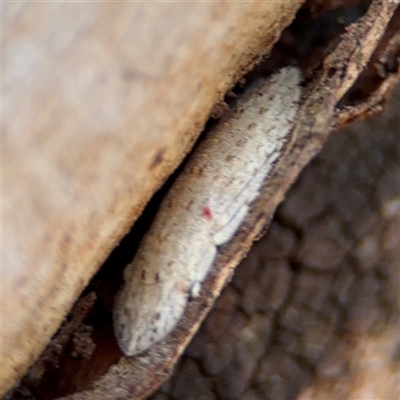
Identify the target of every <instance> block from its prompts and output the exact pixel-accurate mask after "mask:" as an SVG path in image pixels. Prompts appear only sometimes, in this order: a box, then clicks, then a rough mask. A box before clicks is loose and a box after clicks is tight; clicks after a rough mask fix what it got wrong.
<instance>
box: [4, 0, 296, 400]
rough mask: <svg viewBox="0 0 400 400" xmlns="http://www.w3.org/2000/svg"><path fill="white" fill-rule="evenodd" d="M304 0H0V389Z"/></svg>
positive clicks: (17, 373)
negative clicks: (0, 81) (226, 95)
mask: <svg viewBox="0 0 400 400" xmlns="http://www.w3.org/2000/svg"><path fill="white" fill-rule="evenodd" d="M301 3H302V0H292V1H286V0H282V1H273V2H269V1H261V2H260V1H246V2H118V1H117V2H115V1H110V2H87V1H86V2H85V1H83V2H79V1H78V2H23V1H22V2H12V1H11V2H6V3H4V4H3V5H2V60H3V61H2V62H3V64H2V107H3V109H2V111H3V114H2V115H3V121H2V129H3V132H2V134H3V136H2V140H3V141H2V149H3V151H2V156H3V158H2V168H3V169H2V189H3V190H2V224H3V225H2V227H3V228H2V229H3V230H2V249H3V253H2V285H3V286H2V307H1V317H2V327H1V329H2V330H1V336H2V346H3V347H2V374H1V381H0V388H1V389H0V395H1V394H4V393H5V392H6V391H7V390H8V389H10V388H11V386H12V385H13V384H15V382H16V381H17V380H18V379H19V378H21V376H22V375H23V374H24V373H25V371H26V369H27V368H28V366H29V365H30V364H31V363H32V362H33V361H34V360H35V359H36V358H37V357H38V355H39V354H40V352H41V351H42V350H43V349H44V347H45V346H46V345H47V344H48V342H49V339H50V338H51V337H52V336H53V334H54V333H55V332H56V330H57V329H58V327H59V326H60V324H61V322H62V320H63V318H64V317H65V315H66V314H67V313H68V311H69V310H70V308H71V306H72V305H73V303H74V302H75V301H76V299H77V298H78V297H79V295H80V294H81V292H82V290H83V289H84V288H85V287H86V285H87V283H88V282H89V280H90V279H91V277H92V276H93V274H94V273H95V272H96V271H97V269H98V268H99V267H100V265H101V264H102V263H103V262H104V260H105V259H106V257H107V256H108V255H109V253H110V251H111V250H112V249H113V248H114V247H115V246H116V245H117V244H118V242H119V241H120V239H121V238H122V237H123V236H124V235H125V234H126V232H127V231H128V230H129V229H130V227H131V226H132V224H133V222H134V221H135V220H136V219H137V218H138V216H139V215H140V214H141V212H142V211H143V208H144V206H145V205H146V203H147V202H148V201H149V199H150V197H151V196H152V195H153V194H154V192H155V191H156V190H157V189H158V188H159V187H160V185H161V184H162V183H163V182H164V181H165V180H166V178H167V177H168V176H169V175H170V174H171V173H172V171H173V170H174V169H175V168H176V167H177V166H178V165H179V163H180V162H181V161H182V159H183V158H184V156H185V155H186V154H187V153H188V151H189V150H190V148H191V147H192V145H193V143H194V142H195V141H196V139H197V137H198V135H199V134H200V132H201V131H202V129H203V127H204V124H205V123H206V121H207V119H208V117H209V115H210V113H211V110H212V108H213V106H214V104H215V103H218V102H219V101H221V100H222V99H223V96H224V95H225V93H226V92H227V91H229V90H230V89H231V87H232V86H233V85H234V84H235V83H236V81H237V80H238V79H240V78H241V76H242V75H243V74H244V73H245V72H246V71H247V70H248V69H249V68H250V66H251V65H252V64H254V63H255V62H256V61H257V60H258V59H259V58H260V57H261V56H262V55H263V54H265V53H267V52H268V51H269V50H270V48H271V46H272V45H273V43H275V41H276V40H277V39H278V38H279V36H280V33H281V31H282V29H284V28H285V27H286V26H287V25H288V24H289V23H290V22H291V20H292V19H293V18H294V15H295V13H296V11H297V9H298V8H299V7H300V5H301Z"/></svg>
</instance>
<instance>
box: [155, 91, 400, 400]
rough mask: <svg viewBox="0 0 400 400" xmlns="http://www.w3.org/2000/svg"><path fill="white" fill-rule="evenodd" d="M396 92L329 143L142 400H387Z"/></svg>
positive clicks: (394, 333)
mask: <svg viewBox="0 0 400 400" xmlns="http://www.w3.org/2000/svg"><path fill="white" fill-rule="evenodd" d="M399 101H400V86H397V90H396V92H395V96H393V98H392V99H391V101H390V104H389V105H390V107H388V109H387V110H385V114H384V115H383V116H380V117H377V118H375V119H373V120H367V121H363V122H362V123H358V124H354V125H352V126H351V127H349V128H348V129H346V130H345V131H342V132H335V133H334V134H332V135H331V136H330V138H329V140H328V142H327V143H326V145H325V146H324V149H323V150H322V152H321V153H320V154H319V155H318V156H317V157H316V158H315V159H314V160H313V161H312V162H311V163H310V164H309V165H308V166H307V167H306V168H305V169H304V171H303V172H302V173H301V175H300V177H299V179H298V180H297V181H296V183H295V184H294V186H293V187H292V188H291V189H290V190H289V192H288V193H287V196H286V199H285V201H284V202H283V203H282V205H281V206H280V207H279V208H278V210H277V213H276V214H275V216H274V220H273V222H272V223H271V226H270V228H269V231H268V233H267V234H266V235H265V236H264V237H263V238H262V239H260V241H259V242H258V243H256V244H255V246H254V247H253V248H252V250H251V251H250V253H249V254H248V256H247V258H246V259H245V260H243V262H242V263H241V264H240V265H239V266H238V267H237V269H236V271H235V275H234V278H233V280H232V282H231V283H230V284H229V286H228V287H226V288H225V289H224V290H223V292H222V294H221V296H220V297H219V298H218V299H217V301H216V302H215V305H214V308H213V310H212V311H211V312H210V314H209V315H208V317H207V318H206V320H205V321H204V323H203V325H202V326H201V328H200V330H199V332H198V333H197V334H196V336H195V337H194V339H193V341H192V342H191V344H190V345H189V347H188V348H187V350H186V352H185V354H184V355H183V357H182V360H181V361H180V363H179V365H178V366H177V368H176V371H175V373H174V375H173V377H172V378H171V380H170V381H169V382H168V383H167V384H166V385H164V387H163V388H162V389H161V390H159V391H158V393H156V394H155V395H154V396H153V397H151V399H153V400H168V399H174V400H181V399H188V398H195V399H199V398H206V399H210V400H213V399H221V400H224V399H230V400H232V399H243V400H262V399H271V400H275V399H276V400H278V399H294V398H298V399H302V400H305V399H332V400H336V399H343V398H346V399H396V398H398V397H399V395H400V392H399V378H400V371H399V364H398V356H399V353H398V349H399V346H400V337H399V329H400V304H399V285H400V282H399V277H400V274H399V272H400V269H399V268H400V265H399V258H400V235H399V231H400V209H399V204H400V169H399V165H400V147H399V145H398V144H399V142H400V131H399V126H400V114H399V112H398V103H399Z"/></svg>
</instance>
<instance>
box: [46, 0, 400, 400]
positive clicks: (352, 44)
mask: <svg viewBox="0 0 400 400" xmlns="http://www.w3.org/2000/svg"><path fill="white" fill-rule="evenodd" d="M394 9H395V5H394V3H393V4H391V5H389V4H387V3H384V2H379V1H376V2H374V3H373V6H372V7H371V10H370V12H369V14H368V15H367V17H365V18H364V19H363V20H361V21H359V23H357V25H354V26H352V27H351V28H350V29H349V30H348V33H347V34H346V35H344V36H343V38H342V40H341V42H340V43H339V45H338V46H337V47H336V49H335V50H334V51H333V52H332V53H331V54H330V55H329V56H328V57H327V58H326V59H325V61H324V63H323V65H322V66H318V65H317V66H315V65H314V67H313V68H311V67H310V66H308V67H306V68H305V69H304V71H309V72H310V71H312V72H313V74H312V75H310V76H309V77H308V78H309V79H308V81H307V82H308V83H307V85H306V88H305V89H304V97H303V103H302V106H301V108H300V112H299V120H298V122H297V124H296V126H295V127H294V131H293V132H294V133H293V137H292V140H291V141H290V143H288V146H287V148H286V152H285V154H284V156H285V157H282V159H281V160H280V162H279V163H278V165H277V166H276V169H275V172H274V175H273V176H272V179H271V180H270V181H268V182H266V184H265V187H264V191H263V193H262V196H261V198H260V199H259V200H258V201H257V202H255V204H254V208H253V209H252V212H251V213H250V215H249V218H248V219H247V221H246V222H245V224H244V227H243V229H242V230H241V232H240V233H239V234H238V235H237V237H235V238H234V240H233V241H232V242H231V243H229V245H227V246H224V247H223V248H222V251H221V254H220V256H219V257H218V259H217V262H216V264H215V266H214V269H213V271H212V273H211V274H210V277H209V278H208V279H207V281H206V282H205V285H204V287H205V294H206V295H205V296H204V297H203V298H201V299H200V300H198V301H194V302H192V303H191V304H190V306H189V307H188V309H187V312H186V314H185V316H184V318H183V320H182V321H181V323H180V324H179V326H178V328H177V330H176V331H175V332H174V333H173V334H172V335H171V336H170V337H168V338H167V339H166V340H165V341H164V342H162V343H161V344H159V345H156V346H154V348H153V349H151V350H150V351H149V352H148V353H146V354H145V355H144V356H141V357H136V358H132V359H130V358H127V357H121V358H120V353H118V351H117V350H116V349H115V348H113V347H108V348H107V347H106V348H105V349H104V347H103V349H102V350H99V344H101V341H98V342H97V349H96V352H97V355H96V357H97V358H95V360H96V361H97V362H96V361H93V358H92V359H90V358H89V361H88V363H86V372H88V371H89V370H91V368H92V367H93V370H94V372H93V371H90V372H93V374H92V376H91V377H90V376H89V378H87V377H86V378H84V379H82V381H79V379H78V380H76V381H75V382H74V384H76V385H77V388H76V390H77V391H78V392H79V391H81V390H83V389H89V388H90V386H91V385H93V388H94V390H87V391H86V392H82V393H76V394H75V395H74V396H72V398H76V399H81V398H82V399H97V398H110V399H114V398H116V397H118V398H141V397H143V396H145V395H146V394H148V393H150V392H151V391H152V390H154V388H155V387H156V386H157V385H159V384H160V383H161V382H162V380H163V379H165V378H166V377H167V376H168V374H169V373H170V371H171V368H172V367H173V365H174V363H175V362H176V360H177V359H178V357H179V355H180V354H181V352H182V351H183V350H184V348H185V346H186V344H187V343H188V341H189V340H190V337H191V336H192V335H193V334H194V333H195V331H196V330H197V327H198V326H199V324H200V323H201V321H202V319H203V318H204V317H205V315H206V312H207V311H208V309H209V308H210V307H211V305H212V303H213V302H214V300H215V298H216V296H217V295H218V294H219V291H220V290H221V288H222V286H223V285H224V284H225V282H226V280H227V279H228V278H229V277H230V275H231V273H232V268H234V267H235V265H236V264H237V263H238V262H239V260H240V258H241V257H243V255H244V253H245V252H246V250H247V249H248V248H249V246H250V245H251V242H252V241H253V240H254V238H255V237H257V235H258V234H259V233H260V231H261V230H262V229H263V227H264V225H265V224H266V222H268V220H269V219H270V218H271V217H272V213H273V210H274V209H275V207H276V205H277V204H278V203H279V202H280V201H281V200H282V198H283V196H284V192H285V191H286V189H287V188H288V186H289V185H290V183H291V182H292V181H293V180H294V179H295V177H296V176H297V174H298V172H299V171H300V169H301V168H302V167H303V166H304V165H305V164H306V163H307V162H308V160H309V159H310V158H311V157H312V156H313V155H314V154H315V153H316V152H318V151H319V149H320V148H321V146H322V144H323V142H324V140H325V139H326V137H327V135H328V132H329V128H330V125H331V124H333V125H335V124H337V123H338V122H337V121H339V117H340V116H342V120H340V124H344V123H346V121H347V120H349V119H351V118H352V117H351V116H350V117H348V118H347V117H346V115H350V114H345V113H344V112H340V113H339V114H338V115H335V111H336V110H335V108H336V106H337V104H338V101H339V100H340V98H341V97H342V96H343V94H344V93H345V92H346V91H347V90H348V89H349V88H350V87H351V86H352V85H353V83H354V81H355V79H356V78H357V77H358V76H359V74H360V72H361V70H362V69H363V67H364V66H365V65H366V62H367V61H368V59H369V57H370V55H371V53H372V51H373V50H374V48H375V46H376V44H377V42H378V41H379V40H380V38H381V35H382V33H383V31H384V29H385V26H386V24H387V22H388V21H389V19H390V15H391V13H392V12H393V11H394ZM377 21H379V23H378V22H377ZM360 38H362V45H361V46H360ZM380 87H381V86H380ZM382 92H383V90H381V92H379V88H378V90H377V91H376V93H377V94H379V93H380V94H381V95H382ZM379 101H380V100H379ZM379 101H378V102H379ZM375 103H376V102H374V101H372V102H371V107H372V106H373V104H375ZM371 107H368V106H367V107H366V108H365V110H367V111H369V109H370V108H371ZM357 115H358V116H360V115H361V114H360V113H358V114H355V116H357ZM98 293H100V291H99V292H98ZM91 301H92V300H91V298H90V296H89V297H88V298H86V297H84V298H82V299H81V301H80V303H79V304H80V305H79V307H81V309H85V307H86V308H89V309H90V307H91V306H90V304H91V303H90V302H91ZM111 302H112V299H111ZM77 313H78V315H80V313H81V311H77ZM72 315H75V314H74V313H73V314H72ZM83 319H84V316H82V317H80V319H79V318H77V319H76V321H75V322H74V323H75V324H76V326H79V327H80V328H78V330H79V331H80V332H82V335H81V336H82V338H87V337H88V336H90V333H88V332H89V331H90V329H85V327H84V323H83ZM81 325H82V326H81ZM67 326H68V324H67ZM68 329H70V328H68ZM62 333H63V330H61V331H60V334H61V336H62ZM92 337H93V335H92ZM58 340H60V336H58V337H56V338H55V342H54V344H56V342H57V341H58ZM85 340H86V339H85ZM64 343H65V342H64ZM104 343H105V342H104ZM108 345H109V342H107V346H108ZM113 346H115V343H114V344H113ZM50 347H51V346H50ZM89 347H90V346H88V352H86V351H85V350H83V351H81V355H82V357H83V358H85V357H91V354H89V353H90V349H89ZM66 349H67V350H66V351H67V353H68V351H69V350H68V346H67V347H66ZM74 351H77V352H78V353H79V346H77V347H76V348H75V350H74ZM96 352H95V353H96ZM65 355H66V354H65V353H63V357H64V356H65ZM105 359H107V360H105ZM111 359H112V360H113V361H112V360H111ZM118 360H119V361H118ZM117 361H118V363H117V364H116V365H113V366H112V367H111V368H109V367H110V365H112V364H115V363H116V362H117ZM69 362H70V360H69V361H68V362H66V363H65V364H64V367H65V365H68V363H69ZM101 362H104V365H103V366H101V365H100V366H99V364H101ZM71 365H74V363H70V364H69V366H70V367H71ZM75 365H80V366H82V365H84V363H83V364H82V363H81V364H79V363H78V364H75ZM102 368H103V372H106V371H107V369H108V368H109V369H108V372H107V373H106V374H105V375H104V376H103V377H102V378H101V379H98V378H99V375H101V370H102ZM61 369H62V368H61ZM66 371H67V370H66ZM60 380H62V379H61V378H60ZM80 384H82V385H81V386H80V387H79V385H80ZM88 385H89V387H88ZM70 390H71V387H70V388H69V389H68V391H70Z"/></svg>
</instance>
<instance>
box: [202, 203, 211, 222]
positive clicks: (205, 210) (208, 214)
mask: <svg viewBox="0 0 400 400" xmlns="http://www.w3.org/2000/svg"><path fill="white" fill-rule="evenodd" d="M203 214H204V216H205V217H206V218H207V219H212V212H211V208H210V207H209V206H204V207H203Z"/></svg>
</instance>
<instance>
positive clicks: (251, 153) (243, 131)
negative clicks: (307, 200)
mask: <svg viewBox="0 0 400 400" xmlns="http://www.w3.org/2000/svg"><path fill="white" fill-rule="evenodd" d="M300 81H301V74H300V71H299V70H298V69H297V68H293V67H287V68H283V69H281V70H280V71H278V72H277V73H276V74H275V75H273V76H272V77H270V78H269V79H268V80H262V81H261V80H260V81H258V82H257V83H255V84H254V85H253V86H252V88H251V89H250V90H249V91H248V93H246V94H245V95H244V96H243V98H242V99H241V100H240V101H238V104H237V105H236V107H235V108H234V109H232V110H231V111H230V112H228V115H226V116H225V117H224V118H223V119H222V121H221V122H220V123H219V124H218V125H217V126H216V127H215V129H213V130H212V131H211V132H209V134H208V135H207V137H206V138H205V139H204V141H203V142H202V143H201V144H200V145H199V147H198V149H197V150H196V152H195V153H194V154H193V155H192V157H191V159H190V160H189V162H188V163H187V165H186V167H185V168H184V171H183V172H182V174H181V175H180V176H179V177H178V179H177V180H176V182H175V183H174V185H173V186H172V188H171V190H170V191H169V193H168V194H167V196H166V197H165V199H164V200H163V202H162V204H161V206H160V211H159V212H158V214H157V215H156V217H155V220H154V222H153V224H152V226H151V228H150V230H149V231H148V232H147V234H146V235H145V237H144V239H143V242H142V243H141V245H140V248H139V250H138V253H137V254H136V256H135V258H134V260H133V262H132V263H131V264H130V265H128V266H127V268H126V270H125V273H124V279H125V285H124V287H123V288H122V290H121V292H120V293H119V295H118V296H117V299H116V303H115V306H114V329H115V333H116V337H117V341H118V343H119V346H120V347H121V349H122V350H123V352H124V353H125V354H127V355H134V354H137V353H140V352H142V351H144V350H147V349H148V348H149V347H150V346H151V345H152V344H154V343H156V342H158V341H160V340H161V339H162V338H164V337H165V336H166V335H167V334H168V333H169V332H171V330H172V329H173V328H174V327H175V325H176V323H177V322H178V321H179V319H180V318H181V317H182V314H183V312H184V310H185V308H186V305H187V302H188V299H189V297H190V296H191V297H195V296H198V295H199V293H200V291H201V284H202V282H203V281H204V279H205V278H206V276H207V274H208V272H209V270H210V268H211V266H212V265H213V261H214V258H215V256H216V253H217V246H219V245H222V244H224V243H226V242H228V241H229V240H230V239H231V238H232V236H233V235H234V234H235V232H236V231H237V230H238V228H239V226H240V225H241V223H242V222H243V220H244V218H245V217H246V214H247V212H248V209H249V204H250V203H251V202H252V201H253V200H254V199H255V198H256V197H257V195H258V193H259V190H260V188H261V185H262V184H263V182H264V180H265V179H266V178H267V176H268V174H269V172H270V171H271V168H272V166H273V163H274V162H275V161H277V159H278V158H279V156H280V154H281V150H282V148H283V146H284V144H285V143H286V142H287V140H288V137H289V135H290V132H291V128H292V126H293V122H294V119H295V117H296V113H297V110H298V103H299V99H300V94H301V89H300V86H299V83H300Z"/></svg>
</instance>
